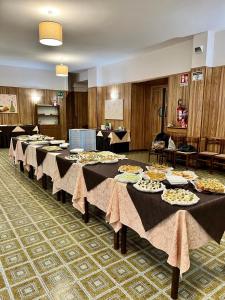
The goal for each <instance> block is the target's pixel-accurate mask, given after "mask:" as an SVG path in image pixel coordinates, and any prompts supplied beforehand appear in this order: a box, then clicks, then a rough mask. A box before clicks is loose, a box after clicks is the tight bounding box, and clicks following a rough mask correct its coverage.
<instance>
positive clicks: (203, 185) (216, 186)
mask: <svg viewBox="0 0 225 300" xmlns="http://www.w3.org/2000/svg"><path fill="white" fill-rule="evenodd" d="M192 183H193V185H194V187H195V189H196V190H197V191H198V192H205V193H217V194H225V185H224V184H223V183H222V182H220V181H219V180H218V179H216V178H201V179H200V178H199V179H197V180H195V181H192Z"/></svg>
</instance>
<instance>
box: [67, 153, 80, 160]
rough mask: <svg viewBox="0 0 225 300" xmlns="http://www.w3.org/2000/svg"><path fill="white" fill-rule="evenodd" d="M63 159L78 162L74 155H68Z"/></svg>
mask: <svg viewBox="0 0 225 300" xmlns="http://www.w3.org/2000/svg"><path fill="white" fill-rule="evenodd" d="M65 159H67V160H78V157H77V155H76V154H70V155H68V156H65Z"/></svg>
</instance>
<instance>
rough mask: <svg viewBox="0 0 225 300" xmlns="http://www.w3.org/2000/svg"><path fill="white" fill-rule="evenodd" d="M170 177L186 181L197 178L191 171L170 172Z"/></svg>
mask: <svg viewBox="0 0 225 300" xmlns="http://www.w3.org/2000/svg"><path fill="white" fill-rule="evenodd" d="M171 174H172V175H175V176H181V177H184V178H185V179H187V180H195V179H197V178H198V176H197V175H196V174H195V172H193V171H171Z"/></svg>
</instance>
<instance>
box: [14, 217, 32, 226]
mask: <svg viewBox="0 0 225 300" xmlns="http://www.w3.org/2000/svg"><path fill="white" fill-rule="evenodd" d="M31 222H32V221H31V219H30V218H28V217H25V218H21V219H17V220H13V221H11V223H12V226H13V227H15V228H17V227H20V226H24V225H28V224H30V223H31Z"/></svg>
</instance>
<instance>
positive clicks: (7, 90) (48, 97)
mask: <svg viewBox="0 0 225 300" xmlns="http://www.w3.org/2000/svg"><path fill="white" fill-rule="evenodd" d="M0 94H13V95H16V96H17V105H18V113H17V114H0V124H9V125H13V124H24V125H26V124H35V102H34V100H33V96H38V97H39V101H38V103H40V104H51V103H52V99H53V98H54V97H55V96H56V91H54V90H44V89H43V90H42V89H30V88H18V87H4V86H2V87H0ZM65 99H66V92H65V93H64V99H62V100H60V103H59V104H60V126H61V137H62V138H66V133H67V128H66V123H65V121H66V101H65Z"/></svg>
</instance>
